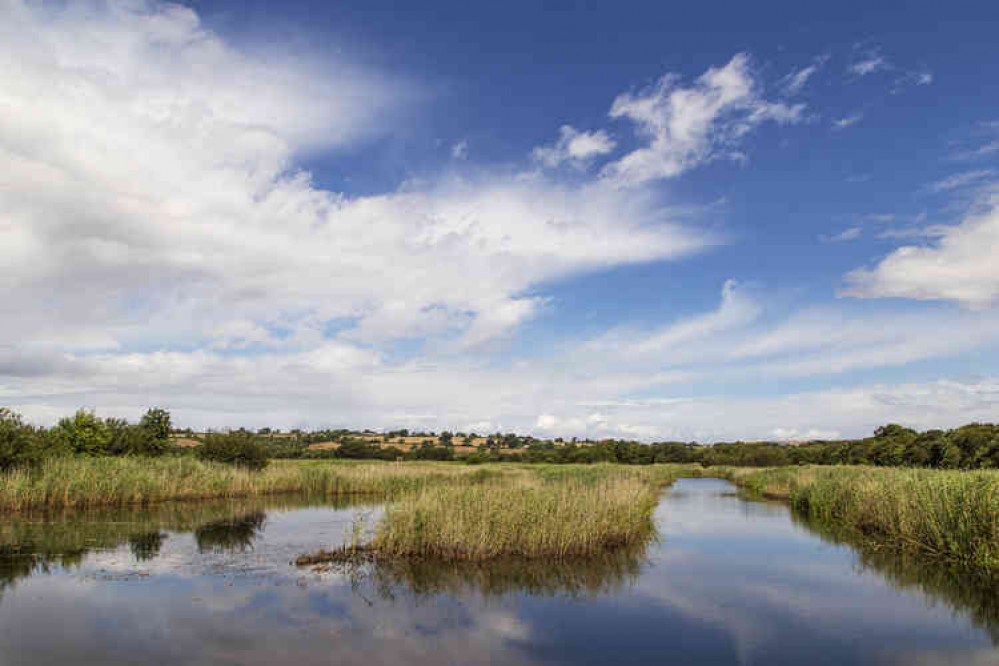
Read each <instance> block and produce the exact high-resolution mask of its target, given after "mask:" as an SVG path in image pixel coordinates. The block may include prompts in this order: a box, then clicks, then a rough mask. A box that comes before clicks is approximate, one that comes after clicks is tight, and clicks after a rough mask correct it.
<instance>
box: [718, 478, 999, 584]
mask: <svg viewBox="0 0 999 666" xmlns="http://www.w3.org/2000/svg"><path fill="white" fill-rule="evenodd" d="M719 473H723V474H725V475H727V476H728V477H729V478H731V479H732V480H733V481H734V482H736V483H738V484H740V485H742V486H744V487H746V488H748V489H750V490H753V491H755V492H757V493H760V494H762V495H765V496H768V497H773V498H784V499H788V500H790V501H791V503H792V505H793V506H794V508H795V510H796V511H798V512H799V513H801V514H802V515H805V516H808V517H810V518H813V519H816V520H821V521H826V522H829V523H832V524H836V525H840V526H843V527H848V528H851V529H854V530H857V531H858V532H860V533H862V534H865V535H868V536H870V537H873V538H876V539H878V540H879V542H881V543H883V544H885V545H895V546H898V547H899V548H908V549H916V550H919V551H922V552H923V553H925V554H928V555H932V556H936V557H940V558H945V559H950V560H956V561H960V562H963V563H965V564H969V565H972V566H976V567H984V568H989V569H999V472H995V471H943V470H926V469H888V468H873V467H822V468H817V467H804V468H782V469H769V470H755V471H753V470H733V469H730V470H724V471H723V470H719Z"/></svg>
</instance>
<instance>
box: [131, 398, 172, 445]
mask: <svg viewBox="0 0 999 666" xmlns="http://www.w3.org/2000/svg"><path fill="white" fill-rule="evenodd" d="M139 428H141V429H142V430H143V432H145V433H146V437H147V440H146V442H144V443H143V448H142V450H136V451H132V453H144V454H147V455H159V454H160V453H163V452H164V451H166V449H167V446H169V445H170V412H168V411H167V410H165V409H163V408H161V407H151V408H150V409H148V410H146V413H145V414H143V416H142V420H141V421H139ZM137 443H138V442H137Z"/></svg>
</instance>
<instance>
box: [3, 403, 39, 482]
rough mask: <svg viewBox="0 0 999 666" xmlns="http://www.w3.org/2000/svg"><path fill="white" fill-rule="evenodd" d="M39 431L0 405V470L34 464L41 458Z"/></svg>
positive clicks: (18, 415)
mask: <svg viewBox="0 0 999 666" xmlns="http://www.w3.org/2000/svg"><path fill="white" fill-rule="evenodd" d="M41 449H42V446H41V441H40V437H39V432H38V431H37V430H36V429H35V428H32V427H31V426H29V425H26V424H25V423H24V421H22V420H21V415H20V414H17V413H15V412H13V411H11V410H9V409H7V408H6V407H0V471H6V470H9V469H12V468H14V467H23V466H27V465H31V464H34V463H35V462H37V461H38V460H39V459H40V458H41V454H42V450H41Z"/></svg>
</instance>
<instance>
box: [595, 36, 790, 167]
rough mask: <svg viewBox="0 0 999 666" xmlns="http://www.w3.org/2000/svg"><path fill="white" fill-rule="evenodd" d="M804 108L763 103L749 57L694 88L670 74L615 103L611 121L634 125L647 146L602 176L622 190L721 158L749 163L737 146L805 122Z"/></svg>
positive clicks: (701, 79)
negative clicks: (766, 130) (759, 132)
mask: <svg viewBox="0 0 999 666" xmlns="http://www.w3.org/2000/svg"><path fill="white" fill-rule="evenodd" d="M804 109H805V106H804V105H803V104H795V105H793V106H789V105H786V104H784V103H782V102H769V101H767V100H766V99H764V98H763V97H762V95H761V93H760V86H759V83H758V82H757V81H756V79H755V77H754V75H753V73H752V72H751V70H750V66H749V58H748V56H747V55H746V54H744V53H739V54H737V55H736V56H735V57H733V58H732V60H730V61H729V62H728V64H726V65H725V66H723V67H712V68H710V69H708V70H707V71H706V72H705V73H704V74H702V75H701V76H700V77H699V78H698V79H697V81H696V82H695V84H694V85H693V86H691V87H686V88H685V87H682V86H680V85H679V77H678V76H677V75H674V74H667V75H666V76H664V77H662V78H661V79H660V80H659V81H658V83H656V84H655V85H654V86H652V87H651V88H649V89H647V90H643V91H640V92H638V93H625V94H622V95H619V96H618V97H617V99H615V100H614V104H613V105H612V107H611V111H610V115H611V117H612V118H624V119H627V120H630V121H631V122H632V123H634V124H635V126H636V127H637V130H638V132H639V134H640V135H641V136H642V137H644V138H645V139H646V140H647V141H648V145H646V146H644V147H642V148H638V149H636V150H634V151H632V152H630V153H628V154H627V155H625V156H624V157H622V158H621V159H619V160H617V161H615V162H612V163H610V164H607V165H606V166H605V167H604V169H603V175H604V176H605V177H606V178H607V179H608V180H610V181H611V182H613V183H615V184H617V185H619V186H636V185H641V184H643V183H647V182H649V181H654V180H660V179H664V178H673V177H676V176H678V175H680V174H682V173H684V172H685V171H688V170H690V169H692V168H694V167H696V166H698V165H699V164H703V163H705V162H708V161H711V160H713V159H716V158H719V157H722V158H727V159H744V157H745V156H744V154H743V153H741V152H739V151H737V150H736V146H737V145H738V144H739V142H740V140H741V139H742V138H743V137H744V136H745V135H746V134H747V133H749V132H750V131H752V130H753V129H755V128H756V127H758V126H759V125H761V124H763V123H764V122H766V121H774V122H776V123H779V124H788V123H797V122H801V121H802V120H803V112H804Z"/></svg>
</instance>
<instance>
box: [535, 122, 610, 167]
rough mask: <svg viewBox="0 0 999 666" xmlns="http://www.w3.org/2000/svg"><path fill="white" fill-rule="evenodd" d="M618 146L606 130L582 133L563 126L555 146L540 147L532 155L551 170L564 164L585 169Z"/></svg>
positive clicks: (568, 126)
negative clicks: (597, 158)
mask: <svg viewBox="0 0 999 666" xmlns="http://www.w3.org/2000/svg"><path fill="white" fill-rule="evenodd" d="M616 145H617V144H616V143H615V141H614V140H613V139H612V138H611V137H610V135H608V134H607V132H605V131H604V130H597V131H595V132H581V131H579V130H577V129H575V128H574V127H572V126H570V125H563V126H562V127H561V128H559V138H558V141H556V142H555V144H554V145H551V146H538V147H537V148H535V149H534V152H533V153H532V155H533V157H534V160H535V161H536V162H540V163H541V164H542V165H544V166H546V167H548V168H550V169H554V168H555V167H558V166H560V165H562V164H564V163H569V164H571V165H573V166H575V167H577V168H584V167H586V166H587V165H588V164H589V163H590V162H591V161H592V160H593V158H595V157H598V156H600V155H606V154H607V153H610V152H611V151H612V150H614V146H616Z"/></svg>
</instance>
